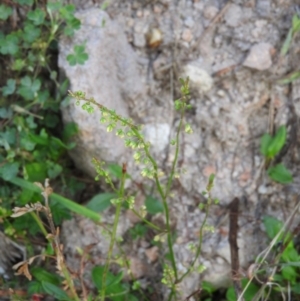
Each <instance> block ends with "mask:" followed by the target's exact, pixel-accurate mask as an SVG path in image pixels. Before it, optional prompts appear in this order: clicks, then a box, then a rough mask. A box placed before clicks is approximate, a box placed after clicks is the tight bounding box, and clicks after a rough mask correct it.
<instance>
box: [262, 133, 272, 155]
mask: <svg viewBox="0 0 300 301" xmlns="http://www.w3.org/2000/svg"><path fill="white" fill-rule="evenodd" d="M271 141H272V137H271V136H270V135H269V134H264V135H263V136H262V137H261V140H260V152H261V153H262V154H263V155H264V156H265V157H267V156H268V148H269V145H270V144H271Z"/></svg>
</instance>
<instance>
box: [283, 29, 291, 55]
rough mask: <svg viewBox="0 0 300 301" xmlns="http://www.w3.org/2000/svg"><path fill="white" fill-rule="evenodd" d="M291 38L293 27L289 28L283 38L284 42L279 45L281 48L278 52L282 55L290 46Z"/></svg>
mask: <svg viewBox="0 0 300 301" xmlns="http://www.w3.org/2000/svg"><path fill="white" fill-rule="evenodd" d="M292 39H293V29H292V28H291V29H290V30H289V33H288V35H287V36H286V38H285V40H284V43H283V45H282V47H281V50H280V54H281V55H282V56H284V55H286V54H287V53H288V51H289V49H290V47H291V43H292Z"/></svg>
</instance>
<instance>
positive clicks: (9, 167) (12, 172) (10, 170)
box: [0, 162, 20, 181]
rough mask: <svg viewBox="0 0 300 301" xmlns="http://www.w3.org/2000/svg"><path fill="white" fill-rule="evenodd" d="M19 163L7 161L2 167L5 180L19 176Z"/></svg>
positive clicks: (0, 169)
mask: <svg viewBox="0 0 300 301" xmlns="http://www.w3.org/2000/svg"><path fill="white" fill-rule="evenodd" d="M19 166H20V165H19V163H17V162H14V163H6V164H4V165H2V166H1V167H0V176H1V177H2V178H3V179H4V180H5V181H9V180H11V179H13V178H14V177H16V176H17V174H18V172H19Z"/></svg>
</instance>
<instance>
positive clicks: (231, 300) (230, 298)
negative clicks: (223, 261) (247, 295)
mask: <svg viewBox="0 0 300 301" xmlns="http://www.w3.org/2000/svg"><path fill="white" fill-rule="evenodd" d="M226 300H227V301H236V295H235V291H234V288H233V287H230V288H229V289H228V290H227V291H226Z"/></svg>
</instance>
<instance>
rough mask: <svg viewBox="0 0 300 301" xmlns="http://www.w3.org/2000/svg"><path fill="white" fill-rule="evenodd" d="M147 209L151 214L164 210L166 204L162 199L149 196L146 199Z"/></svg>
mask: <svg viewBox="0 0 300 301" xmlns="http://www.w3.org/2000/svg"><path fill="white" fill-rule="evenodd" d="M145 205H146V209H147V211H148V212H149V213H150V214H153V215H154V214H157V213H160V212H164V206H163V204H162V202H161V201H159V200H158V199H156V198H154V197H153V196H151V195H149V196H147V198H146V200H145Z"/></svg>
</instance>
